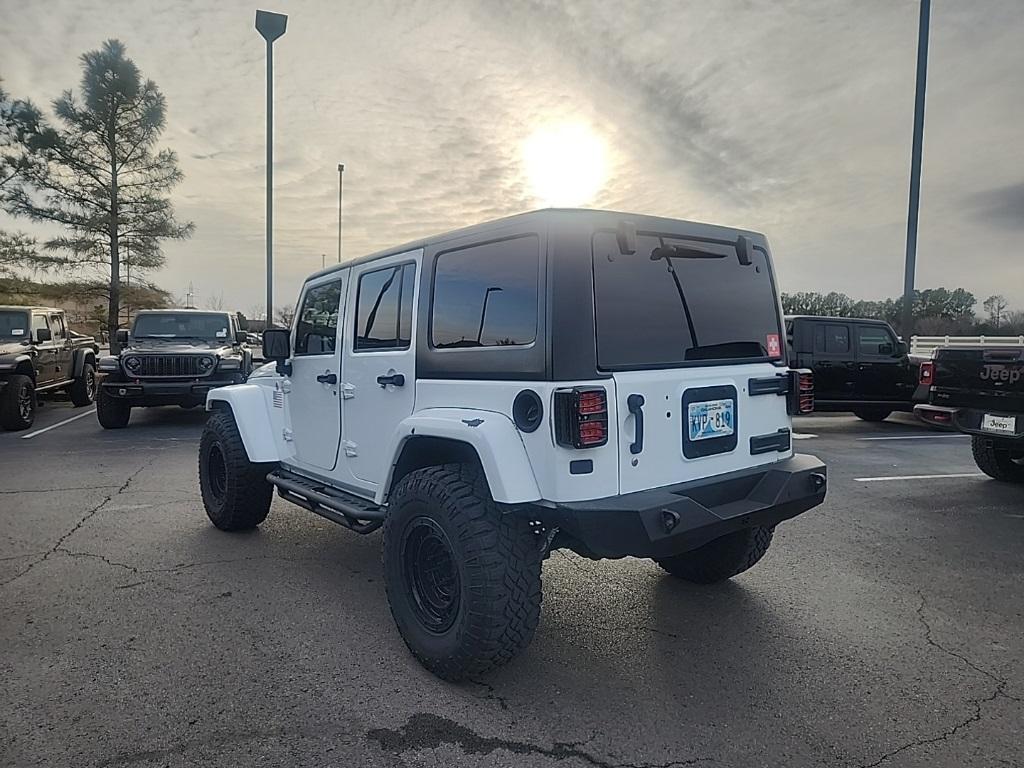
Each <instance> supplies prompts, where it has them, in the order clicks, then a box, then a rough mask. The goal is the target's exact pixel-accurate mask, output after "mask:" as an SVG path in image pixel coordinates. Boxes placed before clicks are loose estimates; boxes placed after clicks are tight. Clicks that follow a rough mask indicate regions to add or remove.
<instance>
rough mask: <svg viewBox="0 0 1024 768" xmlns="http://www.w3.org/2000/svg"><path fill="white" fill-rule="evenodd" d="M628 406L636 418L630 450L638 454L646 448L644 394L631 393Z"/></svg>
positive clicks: (627, 401)
mask: <svg viewBox="0 0 1024 768" xmlns="http://www.w3.org/2000/svg"><path fill="white" fill-rule="evenodd" d="M626 407H627V408H629V412H630V413H631V414H633V418H634V419H636V428H635V431H634V438H633V443H632V444H631V445H630V446H629V452H630V453H632V454H637V453H640V452H641V451H642V450H643V449H644V396H643V395H630V396H629V397H627V398H626Z"/></svg>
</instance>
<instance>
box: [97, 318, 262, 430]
mask: <svg viewBox="0 0 1024 768" xmlns="http://www.w3.org/2000/svg"><path fill="white" fill-rule="evenodd" d="M117 337H118V342H119V343H120V344H121V345H122V350H121V354H120V355H119V356H117V357H105V358H103V359H102V360H100V363H99V372H100V375H101V377H102V378H101V381H100V393H99V398H98V399H97V408H96V415H97V416H98V417H99V422H100V424H101V425H102V426H103V427H104V428H105V429H121V428H123V427H125V426H127V425H128V419H129V418H130V417H131V410H132V408H133V407H135V406H144V407H145V406H156V405H179V406H181V407H182V408H192V407H195V406H197V405H201V404H203V403H204V402H206V393H207V392H209V391H210V390H211V389H213V388H214V387H223V386H226V385H228V384H239V383H241V382H243V381H245V379H246V377H247V376H248V375H249V373H251V371H252V353H251V351H250V349H249V347H248V345H247V344H246V340H247V334H246V333H245V331H242V330H240V329H239V328H238V325H237V323H236V321H235V315H234V314H233V313H231V312H206V311H201V310H195V309H173V310H165V309H160V310H147V311H144V312H140V313H139V314H138V315H137V316H136V318H135V324H134V326H133V327H132V332H131V334H129V333H128V331H127V330H119V331H118V332H117Z"/></svg>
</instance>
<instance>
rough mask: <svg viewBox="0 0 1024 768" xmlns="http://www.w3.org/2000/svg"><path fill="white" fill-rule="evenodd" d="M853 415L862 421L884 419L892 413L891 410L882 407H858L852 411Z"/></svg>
mask: <svg viewBox="0 0 1024 768" xmlns="http://www.w3.org/2000/svg"><path fill="white" fill-rule="evenodd" d="M853 415H854V416H856V417H857V418H858V419H861V420H863V421H872V422H877V421H885V420H886V419H888V418H889V416H891V415H892V411H891V410H890V411H887V410H885V409H884V408H859V409H858V410H856V411H854V412H853Z"/></svg>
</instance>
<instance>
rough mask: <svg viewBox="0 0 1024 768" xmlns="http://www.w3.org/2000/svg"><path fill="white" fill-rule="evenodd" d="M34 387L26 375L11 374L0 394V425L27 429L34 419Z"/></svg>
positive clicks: (11, 429) (14, 429) (12, 429)
mask: <svg viewBox="0 0 1024 768" xmlns="http://www.w3.org/2000/svg"><path fill="white" fill-rule="evenodd" d="M36 406H37V402H36V387H35V384H33V383H32V379H31V378H30V377H28V376H20V375H19V376H11V378H10V379H9V380H8V381H7V387H6V389H4V391H3V394H2V396H0V427H3V428H4V429H7V430H10V431H12V432H15V431H18V430H22V429H28V428H29V427H31V426H32V425H33V424H34V423H35V420H36Z"/></svg>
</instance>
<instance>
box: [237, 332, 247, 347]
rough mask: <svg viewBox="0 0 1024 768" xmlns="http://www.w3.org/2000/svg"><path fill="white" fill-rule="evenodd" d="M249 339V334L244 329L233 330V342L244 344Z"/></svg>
mask: <svg viewBox="0 0 1024 768" xmlns="http://www.w3.org/2000/svg"><path fill="white" fill-rule="evenodd" d="M247 341H249V334H248V333H246V332H245V331H235V344H245V343H246V342H247Z"/></svg>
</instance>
